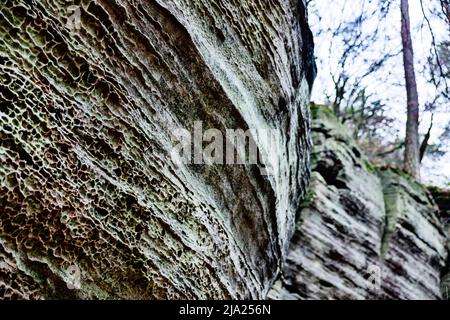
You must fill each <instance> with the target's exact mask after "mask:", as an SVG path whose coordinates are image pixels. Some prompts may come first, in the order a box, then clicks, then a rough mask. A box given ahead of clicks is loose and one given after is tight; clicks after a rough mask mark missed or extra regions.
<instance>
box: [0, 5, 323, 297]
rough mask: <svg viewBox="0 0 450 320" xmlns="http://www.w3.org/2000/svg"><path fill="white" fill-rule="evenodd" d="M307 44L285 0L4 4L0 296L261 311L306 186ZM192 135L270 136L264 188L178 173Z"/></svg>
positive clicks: (195, 168) (249, 178)
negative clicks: (214, 304)
mask: <svg viewBox="0 0 450 320" xmlns="http://www.w3.org/2000/svg"><path fill="white" fill-rule="evenodd" d="M78 14H79V15H78ZM78 17H80V24H78ZM303 39H306V40H303ZM310 41H311V36H310V32H309V30H308V29H307V24H306V21H305V13H304V6H303V3H302V2H301V1H297V0H275V1H265V0H259V1H255V0H251V1H250V0H249V1H231V0H217V1H215V0H214V1H212V0H184V1H183V0H172V1H166V0H157V1H146V0H121V1H119V0H96V1H93V0H82V1H81V0H73V1H71V0H68V1H63V0H2V3H1V5H0V78H1V79H2V80H1V84H0V106H1V109H0V118H1V123H2V126H1V128H0V137H1V146H0V161H1V166H0V214H1V216H0V298H139V299H147V298H160V299H163V298H261V297H264V296H265V295H266V293H267V291H268V290H269V287H270V285H271V282H272V280H273V277H274V276H275V274H276V271H277V268H278V265H279V261H280V258H281V256H282V255H283V253H284V252H285V251H286V250H287V247H288V244H289V239H290V235H291V234H292V232H293V227H294V218H295V212H296V209H297V207H298V205H299V201H300V199H301V196H302V194H303V191H304V190H305V186H306V185H307V181H308V177H309V174H308V162H309V160H308V155H309V148H310V147H309V145H310V142H309V139H310V137H309V134H308V132H309V124H308V121H309V118H308V117H309V115H308V108H307V101H308V98H309V97H308V96H309V86H308V84H309V85H310V84H311V79H312V78H313V74H314V70H313V67H312V61H311V54H310V52H311V51H312V43H311V42H310ZM306 78H308V81H307V80H306ZM308 82H309V83H308ZM195 121H203V127H204V129H208V128H216V129H219V130H221V131H223V132H224V131H225V129H226V128H242V129H244V130H245V129H247V128H253V129H260V130H264V129H269V128H270V129H273V130H275V132H276V134H275V136H276V140H277V142H278V143H279V145H280V149H279V150H275V149H273V146H272V145H270V144H268V143H266V144H264V143H261V144H260V145H259V148H260V152H261V155H262V158H263V162H264V163H268V164H270V166H269V167H268V171H269V172H268V173H269V175H268V176H264V175H262V174H261V171H260V167H258V166H256V165H254V166H242V165H236V166H225V165H213V166H203V165H179V166H177V165H175V164H174V162H173V161H172V158H171V157H170V151H171V150H172V148H173V146H174V143H173V142H172V139H171V132H172V131H173V130H174V129H176V128H186V129H188V130H190V131H192V128H193V125H194V122H195ZM72 266H76V267H77V268H79V270H80V275H81V283H80V284H81V288H79V289H75V290H69V289H68V288H67V284H68V283H70V282H71V281H72V280H71V279H72V278H71V277H72V275H71V274H69V273H70V270H72V269H71V267H72Z"/></svg>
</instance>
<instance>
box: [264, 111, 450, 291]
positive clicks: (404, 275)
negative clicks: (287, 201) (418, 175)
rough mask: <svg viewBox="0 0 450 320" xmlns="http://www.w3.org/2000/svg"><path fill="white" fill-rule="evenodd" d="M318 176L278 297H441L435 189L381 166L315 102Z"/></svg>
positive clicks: (441, 241) (442, 255)
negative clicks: (374, 164) (371, 161)
mask: <svg viewBox="0 0 450 320" xmlns="http://www.w3.org/2000/svg"><path fill="white" fill-rule="evenodd" d="M313 110H314V112H313V113H314V120H313V124H312V130H313V141H314V150H313V163H312V169H313V173H312V182H311V187H310V189H309V193H308V195H307V201H305V203H304V204H303V209H302V211H301V213H300V216H299V221H298V223H297V226H296V231H295V234H294V237H293V240H292V243H291V246H290V249H289V253H288V256H287V261H286V263H285V265H284V266H283V272H282V276H281V278H280V279H279V280H278V281H277V282H276V284H275V285H274V288H273V289H272V290H271V291H270V293H269V297H270V298H272V299H438V298H441V293H440V281H441V272H442V271H443V270H444V266H445V262H446V257H447V249H446V246H445V245H446V234H445V232H444V227H443V222H442V221H441V220H440V216H439V213H438V210H437V208H436V206H435V205H434V202H433V200H432V198H431V196H430V194H429V193H428V192H427V191H426V189H425V188H424V187H422V186H421V185H419V184H418V183H417V182H415V181H412V180H411V179H410V178H408V177H406V176H404V175H402V174H400V173H396V172H393V171H392V170H390V169H384V170H380V169H376V168H373V167H371V166H370V165H369V164H368V162H367V161H366V160H365V158H364V155H363V154H362V153H361V151H360V150H359V149H358V147H357V146H356V144H355V143H354V142H353V141H352V139H351V137H350V134H349V131H348V130H347V129H346V128H344V127H343V126H342V125H341V124H340V123H338V122H337V120H336V119H335V117H334V116H333V114H332V112H331V110H330V109H328V108H327V107H321V106H313Z"/></svg>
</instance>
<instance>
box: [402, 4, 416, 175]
mask: <svg viewBox="0 0 450 320" xmlns="http://www.w3.org/2000/svg"><path fill="white" fill-rule="evenodd" d="M400 9H401V25H402V29H401V36H402V45H403V65H404V71H405V85H406V96H407V120H406V135H405V158H404V168H405V171H406V172H408V173H409V174H411V175H412V176H414V177H419V172H420V169H419V165H420V152H419V95H418V93H417V83H416V75H415V70H414V51H413V46H412V40H411V23H410V18H409V4H408V0H401V5H400Z"/></svg>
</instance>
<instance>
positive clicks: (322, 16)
mask: <svg viewBox="0 0 450 320" xmlns="http://www.w3.org/2000/svg"><path fill="white" fill-rule="evenodd" d="M379 3H380V2H379V0H378V1H377V0H333V1H330V0H315V1H314V3H313V6H312V7H311V8H310V13H309V14H310V17H309V19H310V25H311V29H312V30H313V33H314V34H315V43H316V56H317V64H318V76H317V78H316V81H315V84H314V89H313V93H312V100H313V101H315V102H317V103H328V101H327V99H326V93H329V94H330V93H332V92H333V91H332V89H333V87H334V86H333V82H332V80H331V75H330V72H333V73H336V74H338V72H336V66H337V65H338V59H339V58H340V57H341V55H342V46H341V45H340V41H338V40H339V39H338V40H336V39H335V40H334V41H332V32H330V30H335V29H336V28H337V27H338V25H339V23H340V22H341V21H343V20H345V21H351V20H353V19H354V18H355V17H357V16H358V15H359V14H360V13H361V12H362V11H363V10H364V11H366V12H375V11H378V8H379ZM399 3H400V0H394V1H393V4H392V5H391V8H390V11H389V13H388V15H387V16H386V19H385V20H381V19H380V17H379V16H375V17H374V18H371V19H369V20H368V21H366V22H364V23H363V25H362V26H363V27H362V32H363V33H364V34H371V33H373V31H374V30H375V29H376V28H377V27H378V29H379V36H378V38H377V39H376V40H375V41H374V42H373V44H371V47H370V49H369V50H367V51H365V52H363V53H362V54H360V55H359V56H357V57H355V58H354V59H352V60H351V61H350V63H351V65H350V66H348V65H346V69H348V70H349V73H350V74H352V75H358V74H359V75H361V74H363V73H364V72H365V70H364V69H365V68H367V66H368V61H371V60H374V59H376V58H378V57H381V56H383V54H385V53H387V52H390V51H392V52H399V51H400V50H401V35H400V8H399ZM433 3H434V4H436V5H437V4H438V0H424V5H427V4H428V5H430V4H433ZM409 4H410V16H411V24H412V30H413V31H412V38H413V39H412V40H413V45H414V54H415V63H416V78H417V85H418V90H419V102H420V105H421V107H422V108H423V106H424V105H425V103H426V102H429V101H431V100H432V99H433V98H434V96H435V94H436V88H435V87H434V86H433V85H430V84H429V83H428V82H427V78H426V73H425V71H424V66H425V65H426V63H427V57H428V56H429V53H430V48H431V43H432V38H431V34H430V32H429V28H428V26H427V24H426V21H425V19H424V16H423V13H422V10H421V6H420V1H419V0H410V1H409ZM430 9H431V8H430V7H427V8H425V12H426V14H427V16H428V18H429V20H430V23H431V25H432V29H433V33H434V34H435V37H436V41H437V42H438V43H439V42H440V40H442V39H445V37H447V38H449V36H450V35H449V32H448V28H447V26H446V24H445V23H444V22H443V21H441V20H438V19H433V17H434V16H433V15H432V14H431V13H430V12H429V10H430ZM321 30H322V31H324V30H325V32H321V33H320V31H321ZM327 30H328V31H327ZM319 33H320V34H319ZM403 83H404V75H403V60H402V55H401V54H399V55H398V56H395V57H394V58H392V59H390V61H389V62H388V64H386V65H385V66H384V67H383V68H381V69H380V70H379V71H378V72H375V73H373V74H371V75H370V76H368V77H367V78H365V80H364V81H363V85H366V86H367V87H368V90H369V91H370V93H373V94H374V98H378V99H382V100H383V101H384V102H385V103H386V105H387V106H388V112H389V114H390V115H391V116H393V117H394V118H395V119H396V123H395V129H396V130H395V132H393V133H392V132H389V133H387V134H386V138H387V139H389V138H390V139H391V140H394V139H395V138H396V137H403V136H404V126H405V122H406V110H405V109H406V93H405V89H404V87H403ZM449 83H450V82H449ZM430 117H431V114H430V113H427V112H422V113H421V123H420V131H421V133H424V132H426V131H427V129H428V126H429V122H430ZM449 121H450V102H449V101H440V105H439V108H438V112H436V113H435V116H434V127H433V130H432V132H431V135H432V137H431V141H430V143H436V142H437V139H438V138H439V136H440V135H441V133H442V132H443V128H444V126H445V125H446V124H447V123H448V122H449ZM449 144H450V143H449ZM448 151H449V152H448V153H447V155H446V156H444V157H442V158H440V159H439V160H437V161H436V160H433V159H430V158H426V159H424V162H423V165H422V180H423V182H425V183H433V184H438V185H441V186H443V185H445V184H446V183H448V182H450V146H448Z"/></svg>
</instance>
